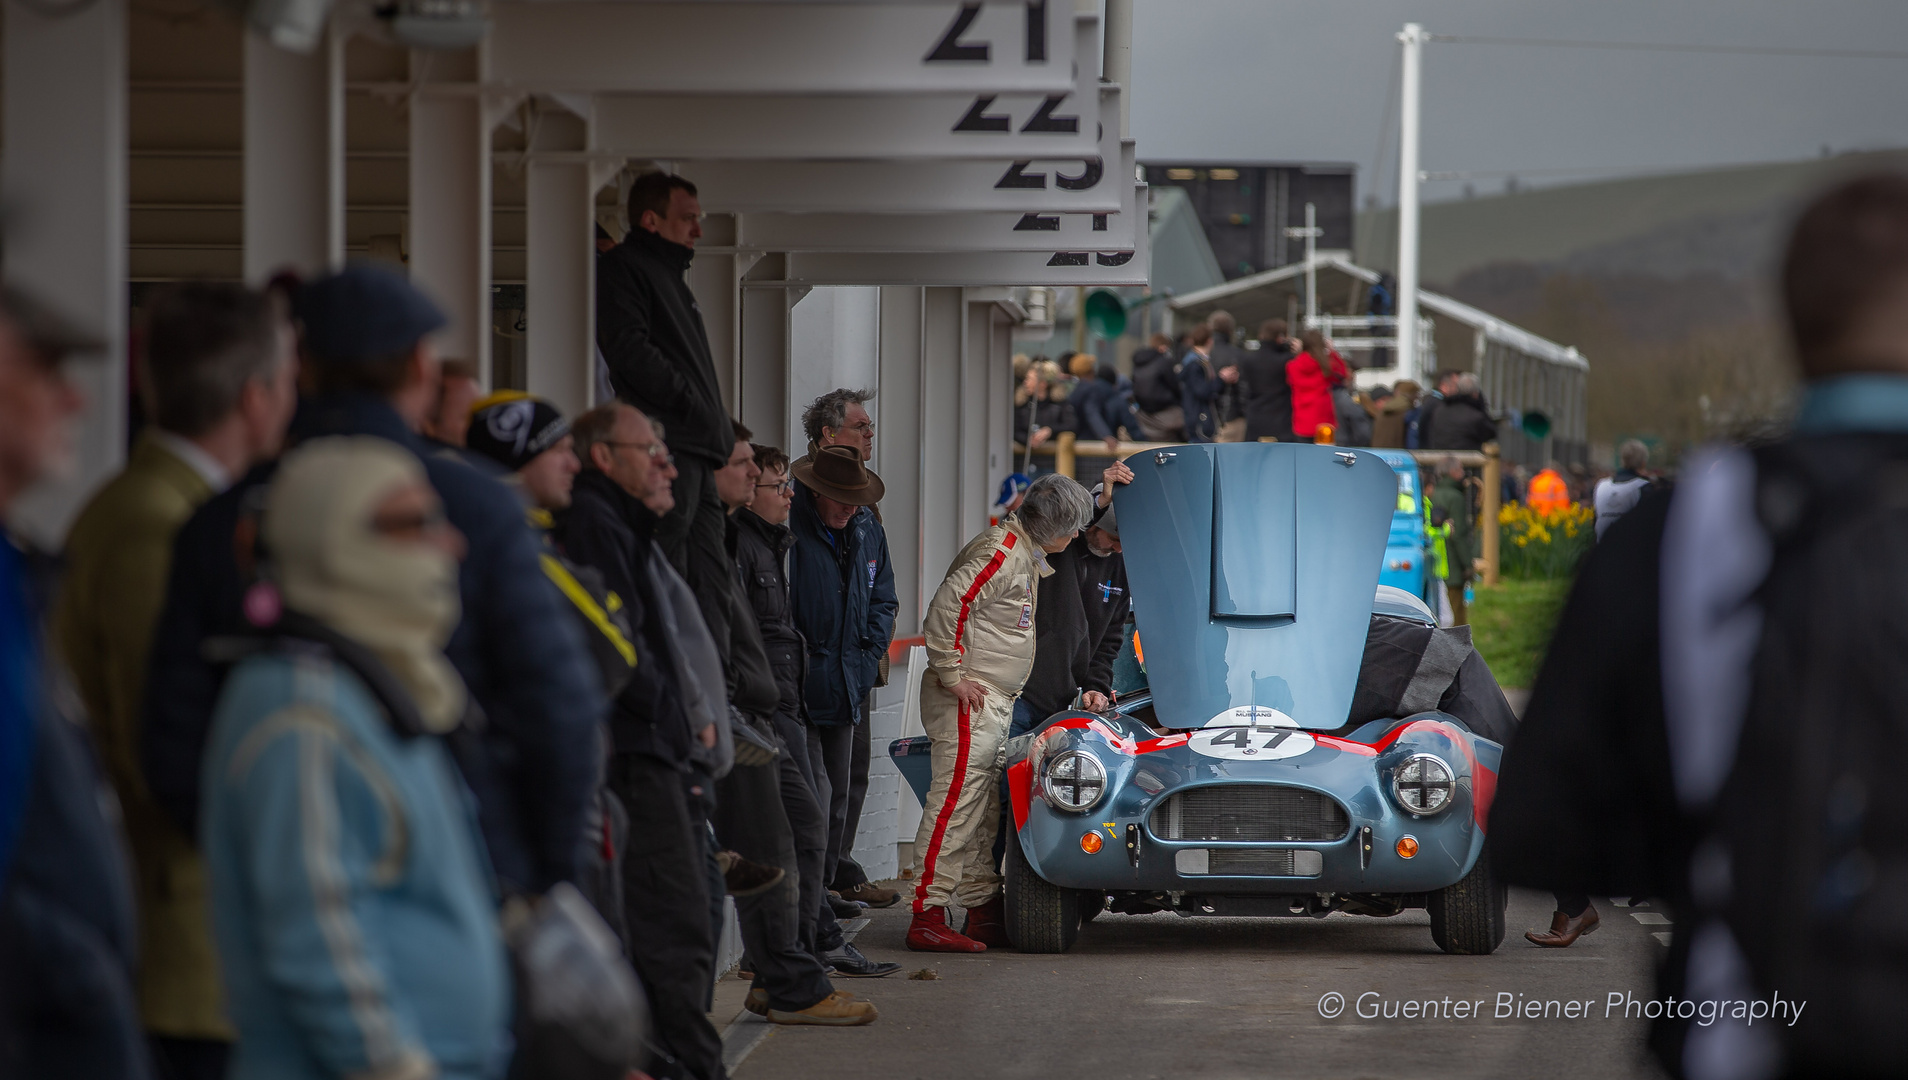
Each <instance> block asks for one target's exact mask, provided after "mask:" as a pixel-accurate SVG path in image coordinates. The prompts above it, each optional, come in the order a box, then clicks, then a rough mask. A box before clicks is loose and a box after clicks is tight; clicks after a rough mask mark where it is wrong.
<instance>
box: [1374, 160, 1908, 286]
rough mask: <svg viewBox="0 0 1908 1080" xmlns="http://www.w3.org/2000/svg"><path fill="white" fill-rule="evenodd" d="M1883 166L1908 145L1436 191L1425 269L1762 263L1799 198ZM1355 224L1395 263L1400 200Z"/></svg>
mask: <svg viewBox="0 0 1908 1080" xmlns="http://www.w3.org/2000/svg"><path fill="white" fill-rule="evenodd" d="M1883 168H1896V169H1901V168H1908V151H1882V152H1874V153H1862V154H1843V155H1840V156H1837V157H1830V158H1820V159H1816V160H1812V161H1797V162H1784V163H1780V164H1774V165H1746V166H1739V167H1735V168H1728V169H1712V170H1705V171H1702V172H1690V173H1676V174H1671V175H1666V176H1645V177H1636V178H1633V179H1626V180H1607V181H1601V182H1598V183H1589V184H1571V185H1566V186H1560V187H1548V188H1539V189H1536V190H1532V191H1523V192H1518V193H1517V194H1514V195H1494V196H1488V197H1484V198H1477V199H1463V200H1459V201H1456V202H1442V203H1432V204H1428V205H1426V206H1425V207H1424V208H1423V209H1422V211H1421V215H1422V216H1421V221H1422V232H1421V241H1420V250H1421V252H1422V257H1421V259H1420V262H1419V273H1420V274H1421V275H1422V276H1423V279H1424V280H1425V281H1426V282H1445V283H1449V282H1452V281H1454V280H1456V279H1457V278H1458V277H1459V276H1461V275H1462V274H1464V273H1465V272H1467V271H1471V270H1476V269H1479V268H1481V267H1485V266H1489V265H1491V264H1493V263H1503V262H1525V263H1539V264H1563V263H1566V262H1569V261H1571V260H1572V259H1573V258H1576V259H1584V260H1588V261H1589V262H1590V263H1592V264H1593V265H1586V266H1584V267H1583V268H1584V269H1595V270H1605V271H1607V270H1619V269H1620V270H1624V271H1628V272H1632V273H1653V274H1660V275H1662V276H1667V277H1680V276H1683V275H1685V274H1687V273H1689V272H1691V271H1692V270H1694V269H1715V270H1721V269H1726V268H1728V267H1735V268H1736V270H1737V272H1738V273H1745V272H1755V271H1759V270H1760V269H1761V267H1760V266H1759V265H1756V264H1758V263H1766V259H1767V257H1768V256H1769V255H1770V254H1772V253H1773V252H1774V250H1775V248H1776V246H1777V244H1778V243H1779V237H1780V234H1781V231H1782V229H1783V228H1784V227H1785V226H1786V223H1787V219H1788V217H1789V215H1790V213H1792V212H1793V208H1794V207H1795V206H1796V205H1797V204H1798V203H1799V202H1800V201H1801V200H1803V199H1805V198H1807V197H1808V196H1809V194H1811V193H1812V192H1815V191H1817V190H1819V189H1821V188H1822V187H1824V186H1826V185H1828V184H1830V183H1833V182H1834V181H1835V180H1836V179H1837V178H1839V177H1842V176H1846V175H1848V174H1850V173H1858V172H1867V171H1872V170H1875V169H1883ZM1354 232H1355V236H1356V239H1357V248H1356V252H1357V257H1358V261H1359V262H1360V263H1362V264H1364V265H1367V266H1372V267H1378V268H1381V269H1390V268H1392V267H1393V266H1394V265H1395V263H1396V253H1397V240H1398V218H1397V211H1396V210H1395V209H1386V210H1374V211H1366V212H1365V213H1362V214H1360V215H1358V219H1357V223H1356V227H1355V230H1354ZM1692 255H1694V256H1696V257H1695V258H1694V259H1692ZM1692 263H1693V264H1694V265H1692ZM1719 264H1720V265H1719Z"/></svg>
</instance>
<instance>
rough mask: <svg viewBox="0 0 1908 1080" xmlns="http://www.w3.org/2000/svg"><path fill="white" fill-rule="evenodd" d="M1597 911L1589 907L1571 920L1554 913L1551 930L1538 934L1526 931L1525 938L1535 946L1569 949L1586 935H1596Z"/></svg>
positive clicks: (1563, 915) (1560, 913)
mask: <svg viewBox="0 0 1908 1080" xmlns="http://www.w3.org/2000/svg"><path fill="white" fill-rule="evenodd" d="M1597 923H1598V920H1597V909H1596V908H1595V907H1587V908H1584V909H1583V914H1581V915H1579V916H1577V917H1576V918H1574V919H1573V918H1571V917H1570V916H1568V915H1565V914H1564V913H1563V912H1561V911H1558V912H1553V913H1552V914H1551V916H1550V930H1549V932H1547V933H1541V934H1540V933H1538V932H1537V931H1535V930H1526V931H1524V937H1525V938H1527V939H1528V940H1529V941H1530V942H1531V944H1533V945H1542V946H1543V947H1544V948H1546V949H1567V948H1569V947H1570V944H1571V942H1574V941H1576V940H1577V939H1578V938H1580V937H1582V936H1583V935H1585V934H1589V933H1594V932H1595V931H1596V928H1597Z"/></svg>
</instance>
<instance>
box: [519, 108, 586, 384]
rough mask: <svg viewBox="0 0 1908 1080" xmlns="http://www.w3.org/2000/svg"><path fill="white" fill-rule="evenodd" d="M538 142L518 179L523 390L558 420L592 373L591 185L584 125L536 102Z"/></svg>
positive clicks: (571, 117)
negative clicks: (551, 408) (522, 206)
mask: <svg viewBox="0 0 1908 1080" xmlns="http://www.w3.org/2000/svg"><path fill="white" fill-rule="evenodd" d="M533 107H534V108H536V109H538V110H540V115H539V116H538V118H537V120H536V126H535V128H534V130H535V132H536V142H535V144H534V145H533V146H532V147H531V156H530V163H529V165H528V166H526V169H527V174H526V176H525V178H524V180H525V187H526V189H527V192H526V197H527V202H528V205H527V207H526V210H527V214H528V219H529V220H528V223H527V228H528V236H527V238H526V244H527V248H528V250H527V252H526V255H527V260H526V263H527V266H526V270H525V288H524V304H525V312H524V321H525V323H526V324H527V325H528V327H529V334H528V336H529V341H528V345H529V357H528V369H529V370H528V372H527V378H526V380H525V381H526V383H527V384H528V385H527V389H528V390H529V392H530V393H532V394H535V395H537V396H538V397H542V398H547V399H549V401H550V402H551V403H553V404H554V405H556V407H557V408H559V409H562V410H563V413H564V415H566V416H575V415H577V414H578V413H581V412H583V411H584V410H586V409H588V408H589V407H590V400H591V396H592V387H593V384H594V382H595V371H596V238H595V228H596V219H595V217H594V210H595V205H594V204H595V190H596V188H595V185H594V184H593V183H592V182H591V176H590V173H591V168H590V163H589V160H588V158H587V156H586V154H585V148H586V146H587V145H588V137H587V124H586V122H585V121H584V119H583V118H582V117H580V116H578V115H576V114H575V113H573V112H569V111H567V110H565V109H562V108H559V107H557V106H556V105H554V104H552V103H551V102H549V101H547V100H544V99H538V100H537V101H536V102H535V103H534V105H533Z"/></svg>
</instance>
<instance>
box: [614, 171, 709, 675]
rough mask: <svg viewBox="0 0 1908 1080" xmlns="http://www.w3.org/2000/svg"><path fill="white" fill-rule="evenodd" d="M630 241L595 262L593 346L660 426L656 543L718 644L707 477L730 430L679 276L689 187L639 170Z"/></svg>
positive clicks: (688, 225) (689, 236) (694, 215)
mask: <svg viewBox="0 0 1908 1080" xmlns="http://www.w3.org/2000/svg"><path fill="white" fill-rule="evenodd" d="M629 223H630V230H629V235H628V236H627V237H625V238H624V239H623V242H622V243H620V244H618V245H616V246H615V247H614V248H611V249H610V250H609V252H608V253H606V254H604V255H600V256H598V257H597V266H596V347H597V348H598V349H599V350H601V352H602V353H603V360H604V362H605V363H606V364H608V365H609V375H610V385H611V386H612V387H613V388H614V389H615V390H616V396H617V398H619V399H620V400H623V401H627V402H629V403H630V404H632V405H634V406H636V407H637V408H638V409H641V410H642V411H643V413H644V415H646V416H648V417H650V418H651V419H654V420H656V421H658V422H659V423H661V424H662V426H663V431H664V435H665V438H667V439H668V442H669V452H670V453H671V454H672V455H674V457H675V460H676V479H675V481H674V482H673V484H672V485H671V488H670V491H671V494H672V495H673V496H674V497H675V507H674V508H673V509H672V510H670V511H669V513H667V514H665V515H663V518H662V521H661V523H659V524H658V525H657V526H656V543H657V545H658V546H660V547H661V548H662V552H663V556H664V557H665V558H667V559H668V560H669V562H670V564H671V565H672V566H674V567H675V568H676V572H677V573H679V574H681V575H682V577H683V580H685V581H687V582H688V583H689V588H690V591H692V592H694V593H695V594H696V603H697V604H699V605H700V606H701V607H702V617H703V619H704V621H706V622H707V623H708V624H709V635H710V637H712V638H714V639H715V640H716V641H718V642H720V641H727V640H728V638H729V627H728V623H727V610H728V609H727V604H726V599H725V594H724V591H723V590H721V589H719V588H718V587H717V585H718V583H719V582H721V581H722V580H723V579H722V578H721V577H720V575H722V574H726V573H729V572H730V570H729V569H727V568H725V564H727V563H728V560H727V559H726V558H724V556H723V547H722V538H723V534H724V533H725V532H726V531H727V527H728V511H726V510H725V509H724V508H723V506H722V500H721V498H719V497H718V496H717V495H716V488H715V471H716V470H717V469H719V468H721V467H722V464H723V463H724V462H726V461H728V460H729V452H730V451H731V450H733V449H734V447H735V432H734V431H733V430H731V429H730V427H729V410H728V406H726V405H724V404H723V403H722V390H721V388H720V387H719V386H718V385H717V383H716V371H715V360H714V359H713V358H712V357H711V356H710V353H709V334H708V331H707V330H706V329H705V328H704V327H703V324H702V309H701V308H699V307H697V306H696V297H695V294H694V293H692V292H690V291H689V283H688V282H687V281H685V280H684V275H685V274H686V273H688V270H689V260H690V259H692V258H694V257H695V254H696V241H697V240H698V239H700V238H701V236H702V204H701V203H699V202H698V201H697V200H696V186H695V185H694V184H692V183H690V182H689V181H687V180H684V179H683V178H682V177H680V176H671V175H669V174H667V173H660V172H652V173H644V174H643V175H641V176H639V177H637V178H636V182H635V183H634V184H632V185H630V189H629Z"/></svg>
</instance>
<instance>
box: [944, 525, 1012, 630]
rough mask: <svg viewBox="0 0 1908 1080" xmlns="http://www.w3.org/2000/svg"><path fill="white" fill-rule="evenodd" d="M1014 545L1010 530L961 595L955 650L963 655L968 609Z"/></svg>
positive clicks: (955, 624) (955, 623)
mask: <svg viewBox="0 0 1908 1080" xmlns="http://www.w3.org/2000/svg"><path fill="white" fill-rule="evenodd" d="M1013 547H1014V534H1013V533H1011V532H1010V533H1008V534H1007V539H1006V541H1005V542H1004V544H1003V545H1002V546H1001V547H998V548H995V549H994V557H993V558H991V559H989V560H987V565H986V566H983V567H981V572H980V573H978V574H975V575H974V583H973V584H972V585H969V586H968V587H967V592H966V593H965V594H964V595H962V597H961V613H960V615H958V616H957V617H955V619H954V651H955V652H957V653H960V654H961V655H962V656H965V655H967V646H965V645H963V644H961V639H962V638H963V637H965V636H967V612H968V609H969V608H971V607H972V606H973V604H974V598H975V597H976V596H979V595H980V591H981V586H983V585H986V584H987V583H988V582H989V581H990V580H992V579H993V577H994V572H995V571H996V570H999V569H1000V564H1001V563H1003V562H1006V561H1007V553H1008V552H1009V551H1012V550H1013Z"/></svg>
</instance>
